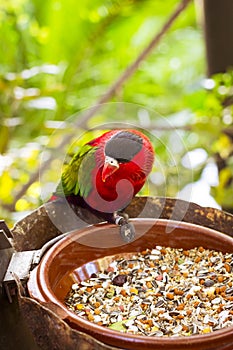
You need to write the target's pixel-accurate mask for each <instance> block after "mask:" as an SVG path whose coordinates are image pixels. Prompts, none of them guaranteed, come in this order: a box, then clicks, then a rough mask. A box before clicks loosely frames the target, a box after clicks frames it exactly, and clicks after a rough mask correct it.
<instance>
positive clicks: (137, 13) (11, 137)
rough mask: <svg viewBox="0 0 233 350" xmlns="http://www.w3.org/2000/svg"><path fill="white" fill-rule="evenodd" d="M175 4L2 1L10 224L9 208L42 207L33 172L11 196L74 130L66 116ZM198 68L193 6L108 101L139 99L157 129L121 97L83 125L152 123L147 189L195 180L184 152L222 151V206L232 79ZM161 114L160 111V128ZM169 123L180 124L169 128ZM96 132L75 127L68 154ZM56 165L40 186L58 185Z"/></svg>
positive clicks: (3, 159)
mask: <svg viewBox="0 0 233 350" xmlns="http://www.w3.org/2000/svg"><path fill="white" fill-rule="evenodd" d="M178 3H179V1H178V0H167V1H162V0H140V1H139V0H126V1H124V2H122V1H119V0H104V1H103V0H92V1H90V0H83V1H78V2H77V1H75V0H66V1H65V0H48V1H42V2H41V1H40V0H30V1H29V0H17V1H14V0H3V1H2V2H1V4H0V42H1V45H0V57H1V62H0V104H1V110H0V133H1V138H0V176H1V177H0V190H1V193H0V198H1V202H2V210H3V211H2V216H3V217H5V218H7V220H8V222H9V223H12V222H14V221H15V216H12V215H11V213H12V212H14V211H15V210H16V211H17V212H18V211H25V210H32V209H33V208H36V207H38V206H39V205H40V204H41V203H42V201H41V198H40V185H41V178H39V177H37V178H36V179H35V181H33V182H32V184H31V185H30V186H29V188H28V190H27V191H26V193H25V194H24V195H23V196H21V197H20V198H18V200H17V202H16V206H15V207H14V206H13V207H12V203H13V202H14V199H15V197H16V196H17V193H19V191H20V190H21V188H22V186H24V185H25V184H27V182H28V181H29V179H30V178H31V174H33V173H35V172H36V171H37V169H38V167H39V166H40V155H41V153H43V151H44V147H45V150H46V151H45V152H44V153H43V154H45V158H46V154H47V153H46V152H48V154H49V152H50V150H51V149H56V147H57V145H58V144H59V143H60V142H61V139H62V138H63V137H65V135H66V134H67V132H70V129H71V128H72V123H71V124H69V118H70V116H71V115H74V114H75V113H76V114H77V113H78V112H80V111H82V110H84V109H86V108H89V107H90V106H93V105H94V104H95V102H96V101H97V99H98V98H99V97H100V96H102V94H103V93H104V92H105V91H106V89H107V88H108V87H109V86H110V85H111V84H112V83H113V81H115V80H116V79H117V78H118V76H119V75H120V74H121V73H122V72H123V71H124V69H125V68H126V67H127V66H128V65H129V63H130V62H132V61H133V60H134V59H135V58H136V57H137V55H138V54H139V53H140V52H141V51H142V50H143V49H144V48H145V46H146V45H147V43H148V42H149V41H150V40H151V38H152V37H153V36H154V35H155V33H156V32H158V31H159V30H160V28H161V26H162V25H163V23H164V22H165V20H166V19H167V17H168V16H169V14H170V13H171V12H172V11H173V9H174V8H175V6H176V5H177V4H178ZM204 74H205V56H204V44H203V38H202V29H201V28H200V27H199V26H198V25H197V21H196V12H195V7H194V3H191V4H190V5H189V7H188V8H187V9H186V10H185V11H184V12H183V13H182V14H181V16H180V17H179V18H178V19H177V20H176V22H175V23H174V25H173V26H172V28H171V29H170V30H169V31H168V33H167V34H166V35H165V36H164V38H163V40H162V41H161V42H160V44H159V45H158V47H157V48H156V49H155V50H154V51H153V52H152V53H151V55H150V56H148V58H147V59H146V60H145V61H144V62H142V64H141V65H140V67H139V69H138V70H137V72H136V73H135V74H134V75H133V76H132V77H131V78H130V79H129V80H128V81H127V82H126V83H125V84H124V86H123V87H122V88H121V89H120V90H119V91H117V93H116V95H115V97H114V98H113V99H112V100H111V102H127V103H133V104H137V105H141V107H140V108H141V109H142V110H143V106H144V107H146V110H147V109H148V110H149V111H152V112H151V115H149V124H150V123H151V124H152V125H155V124H156V126H158V128H155V129H153V127H152V128H151V126H150V125H144V124H143V123H144V122H143V118H140V116H139V114H140V113H139V110H140V108H139V107H137V108H136V107H135V108H133V107H132V108H131V107H130V105H127V106H126V108H125V111H124V107H123V105H122V104H121V103H120V104H119V106H118V105H117V106H118V107H113V109H112V110H111V109H110V110H109V111H108V112H101V111H100V112H98V113H97V114H96V115H95V116H94V117H93V118H92V119H90V120H89V122H88V123H87V125H86V127H87V128H93V127H96V126H97V125H100V124H108V123H109V122H112V121H122V122H128V123H132V124H134V125H139V126H140V125H141V126H142V127H145V128H147V127H149V128H151V129H150V131H151V134H152V135H155V137H153V142H154V145H155V149H156V154H157V157H156V164H155V168H154V170H153V176H152V178H151V181H150V186H149V187H145V189H144V191H143V192H142V193H143V194H148V193H150V194H153V195H167V196H175V195H176V194H177V192H178V191H179V190H180V189H181V188H182V187H183V186H185V185H186V184H188V183H189V182H191V181H192V176H193V177H194V180H195V179H198V178H199V177H200V175H201V170H202V169H201V168H200V167H199V168H198V169H195V171H194V174H191V173H190V170H188V169H187V168H185V167H183V166H182V162H181V160H182V158H183V156H184V155H185V154H186V152H187V150H192V149H195V148H198V147H199V148H200V147H202V148H204V149H205V150H206V152H207V153H208V157H210V158H211V157H214V155H215V154H219V155H220V157H221V159H223V160H224V162H225V163H226V167H225V168H224V169H225V170H224V169H222V170H220V183H219V186H218V187H216V188H215V189H214V191H215V192H213V193H214V194H215V197H216V199H217V200H218V201H219V203H220V204H224V203H225V202H226V201H227V202H230V203H227V205H228V206H229V207H231V208H232V206H233V203H232V201H231V198H232V195H231V197H230V194H228V192H227V191H229V188H230V187H229V186H228V184H229V183H230V181H231V176H230V175H229V171H230V172H231V174H232V159H231V157H232V156H231V152H232V148H231V147H232V139H231V138H230V137H229V135H228V134H226V133H225V132H224V129H229V124H230V123H231V122H232V119H230V118H232V117H231V116H232V110H231V107H230V106H227V107H223V105H224V103H225V102H226V101H227V99H228V98H230V97H231V95H232V91H231V89H232V75H231V74H230V73H229V74H226V75H219V76H217V77H215V78H214V79H215V86H214V88H213V89H212V90H211V91H210V90H208V91H206V90H205V89H204V88H203V87H201V86H200V83H201V81H202V79H203V76H204ZM153 110H154V111H156V112H153ZM149 114H150V112H149ZM161 115H163V116H166V123H165V128H164V119H163V118H162V117H160V116H161ZM229 120H230V122H229ZM63 121H64V123H63V124H62V122H63ZM174 124H175V125H178V126H179V127H181V129H180V130H178V131H176V132H174V130H173V129H172V126H173V125H174ZM190 124H191V130H190ZM187 125H188V128H186V126H187ZM167 127H169V128H170V127H171V128H170V129H169V128H168V129H169V130H167ZM106 128H107V127H106ZM100 132H103V130H99V131H98V130H97V131H92V132H90V133H89V134H85V127H84V128H83V129H82V128H80V129H77V135H78V138H79V136H80V135H82V134H83V136H84V137H83V141H81V140H79V141H80V144H79V145H77V143H76V140H75V138H73V139H72V140H71V143H72V142H73V141H74V143H73V144H72V147H71V149H69V151H70V152H71V153H72V152H76V151H77V149H78V148H79V147H80V145H81V144H83V143H85V142H86V141H88V140H89V139H90V138H92V137H93V136H97V134H98V133H100ZM207 138H208V140H209V141H208V144H209V143H211V144H212V146H211V147H209V146H208V145H207V142H206V140H207ZM177 140H178V141H177ZM180 140H182V142H181V141H180ZM174 145H175V146H174ZM178 145H179V147H178ZM223 147H224V151H223V149H222V148H223ZM60 162H61V159H60V158H59V154H58V159H54V160H53V161H52V163H51V164H50V167H49V168H48V170H47V172H46V174H45V175H44V177H43V181H44V182H46V181H47V182H48V183H50V182H51V183H54V182H56V180H57V177H58V176H60V169H59V171H58V168H59V166H60ZM203 166H204V165H203ZM226 169H228V170H226ZM221 171H222V174H221ZM225 191H226V192H225Z"/></svg>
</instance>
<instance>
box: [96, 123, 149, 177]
mask: <svg viewBox="0 0 233 350" xmlns="http://www.w3.org/2000/svg"><path fill="white" fill-rule="evenodd" d="M103 149H104V164H103V168H102V174H101V177H102V181H103V182H104V183H106V181H107V180H109V179H111V178H112V175H113V176H114V178H115V179H116V180H117V179H120V178H122V177H123V176H125V178H128V177H129V174H130V173H132V172H133V173H134V172H135V171H136V172H138V169H139V168H140V169H141V170H142V171H143V172H144V174H145V176H147V175H148V173H149V172H150V170H151V166H152V162H153V149H152V145H151V144H150V142H149V139H147V138H146V136H145V135H143V134H142V133H140V132H139V131H136V130H119V131H116V130H115V131H114V132H112V133H111V132H110V133H108V139H107V140H105V142H104V147H103ZM136 168H137V169H136ZM107 182H108V181H107Z"/></svg>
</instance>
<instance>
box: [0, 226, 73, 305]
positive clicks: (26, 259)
mask: <svg viewBox="0 0 233 350" xmlns="http://www.w3.org/2000/svg"><path fill="white" fill-rule="evenodd" d="M1 222H2V223H3V224H2V227H4V230H2V231H1V230H0V263H1V264H0V290H2V291H3V287H4V290H5V292H6V295H7V297H8V300H9V301H10V302H12V296H14V295H15V294H16V290H17V287H16V282H15V276H17V277H18V279H20V281H21V283H22V285H26V283H27V280H28V278H29V274H30V272H31V271H32V270H33V269H34V268H35V267H36V266H37V265H38V264H39V263H40V260H41V258H42V257H43V255H44V254H45V253H46V251H47V250H48V249H49V248H50V247H51V246H52V245H54V244H55V243H56V242H57V241H59V240H60V239H62V238H63V237H65V236H66V235H67V234H68V233H64V234H62V235H60V236H57V237H55V238H53V239H52V240H50V241H48V242H47V243H46V244H45V245H44V246H43V247H42V248H41V249H38V250H27V251H22V252H15V251H14V250H13V247H12V244H11V242H10V240H9V235H10V236H11V233H10V230H9V229H8V227H7V226H6V224H5V222H4V221H0V229H1ZM1 232H2V233H1ZM1 234H2V235H3V236H1ZM11 238H12V236H11ZM8 250H9V252H8ZM7 252H8V254H7ZM6 257H7V258H6ZM3 262H4V264H3Z"/></svg>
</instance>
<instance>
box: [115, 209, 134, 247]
mask: <svg viewBox="0 0 233 350" xmlns="http://www.w3.org/2000/svg"><path fill="white" fill-rule="evenodd" d="M114 219H115V224H116V225H119V226H120V236H121V238H122V239H123V241H124V242H127V243H129V242H132V241H133V240H134V238H135V228H134V225H133V224H132V223H130V222H129V216H128V215H127V214H126V213H121V214H119V213H115V215H114Z"/></svg>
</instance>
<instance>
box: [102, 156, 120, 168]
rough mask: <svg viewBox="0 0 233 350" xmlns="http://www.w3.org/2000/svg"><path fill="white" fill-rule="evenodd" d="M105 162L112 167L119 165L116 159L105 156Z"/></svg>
mask: <svg viewBox="0 0 233 350" xmlns="http://www.w3.org/2000/svg"><path fill="white" fill-rule="evenodd" d="M105 163H107V164H109V165H111V166H113V167H117V168H118V167H119V164H118V161H117V160H116V159H114V158H112V157H109V156H106V157H105Z"/></svg>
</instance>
